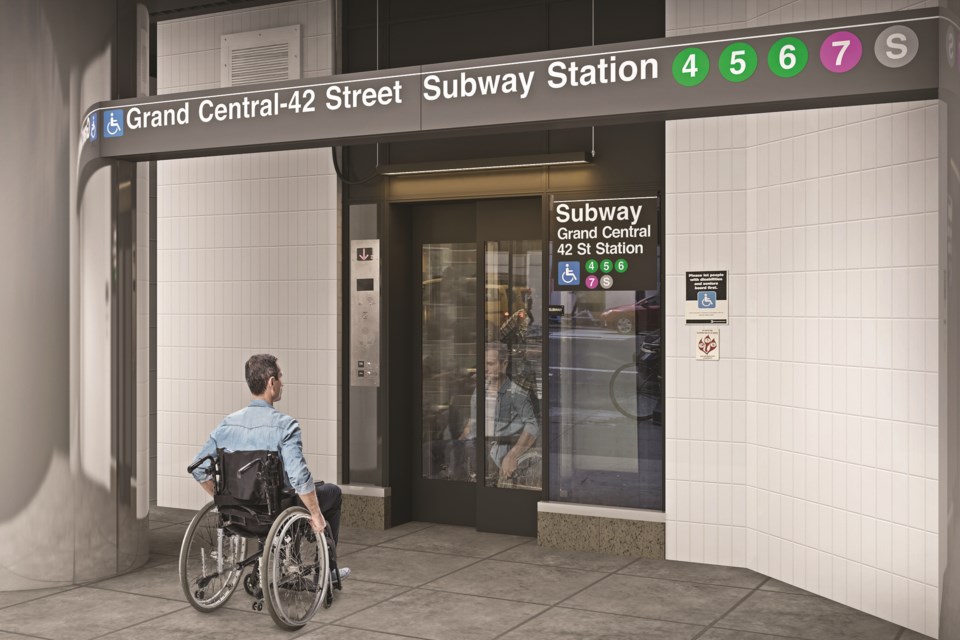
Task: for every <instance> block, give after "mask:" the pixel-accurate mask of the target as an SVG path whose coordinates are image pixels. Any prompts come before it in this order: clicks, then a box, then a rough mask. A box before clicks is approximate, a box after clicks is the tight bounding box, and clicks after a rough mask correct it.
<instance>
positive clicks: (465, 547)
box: [383, 525, 530, 558]
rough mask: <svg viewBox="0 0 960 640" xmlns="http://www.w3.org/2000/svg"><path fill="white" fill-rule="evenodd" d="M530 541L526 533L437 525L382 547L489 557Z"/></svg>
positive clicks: (386, 543) (391, 541) (389, 542)
mask: <svg viewBox="0 0 960 640" xmlns="http://www.w3.org/2000/svg"><path fill="white" fill-rule="evenodd" d="M525 542H530V538H527V537H525V536H509V535H504V534H502V533H484V532H482V531H476V530H474V529H470V528H467V527H453V526H447V525H436V526H434V527H430V528H429V529H424V530H422V531H417V532H416V533H411V534H410V535H408V536H403V537H402V538H397V539H395V540H390V541H388V542H384V543H383V546H384V547H392V548H394V549H410V550H412V551H431V552H433V553H449V554H451V555H455V556H471V557H474V558H489V557H490V556H492V555H495V554H497V553H500V552H502V551H506V550H507V549H509V548H511V547H516V546H517V545H521V544H524V543H525Z"/></svg>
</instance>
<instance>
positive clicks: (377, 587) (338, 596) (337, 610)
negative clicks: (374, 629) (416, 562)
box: [314, 577, 409, 623]
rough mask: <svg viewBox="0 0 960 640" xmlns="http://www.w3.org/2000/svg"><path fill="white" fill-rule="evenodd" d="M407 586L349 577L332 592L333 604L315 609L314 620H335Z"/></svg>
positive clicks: (371, 604) (379, 601)
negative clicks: (339, 587) (325, 607)
mask: <svg viewBox="0 0 960 640" xmlns="http://www.w3.org/2000/svg"><path fill="white" fill-rule="evenodd" d="M408 588H409V587H398V586H394V585H391V584H380V583H378V582H364V581H363V580H354V579H353V578H352V577H351V578H349V579H348V580H346V581H344V583H343V590H342V591H337V592H336V593H335V594H334V599H333V604H332V605H331V606H330V608H329V609H320V610H319V611H317V615H316V616H315V617H314V621H316V622H323V623H330V622H336V621H337V620H340V619H342V618H346V617H347V616H351V615H353V614H354V613H357V612H358V611H362V610H364V609H366V608H368V607H372V606H373V605H375V604H379V603H381V602H383V601H384V600H389V599H390V598H392V597H394V596H397V595H399V594H401V593H403V592H404V591H407V590H408Z"/></svg>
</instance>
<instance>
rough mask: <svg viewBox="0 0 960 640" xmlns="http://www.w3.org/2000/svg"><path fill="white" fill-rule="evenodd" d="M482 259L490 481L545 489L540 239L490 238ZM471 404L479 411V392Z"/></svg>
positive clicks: (503, 485)
mask: <svg viewBox="0 0 960 640" xmlns="http://www.w3.org/2000/svg"><path fill="white" fill-rule="evenodd" d="M485 265H486V267H485V273H484V287H485V309H484V313H485V323H484V324H485V327H486V328H485V331H484V345H485V348H484V372H483V373H484V394H483V397H484V407H483V422H484V440H485V443H486V456H485V464H486V474H485V476H486V485H487V486H491V487H501V488H517V489H533V490H540V489H541V487H542V479H541V469H542V450H541V441H542V439H541V437H540V398H541V397H542V395H543V392H542V386H541V380H540V371H541V363H542V357H543V356H542V352H543V348H542V345H543V324H542V322H541V321H540V319H539V318H538V317H537V315H539V314H538V313H535V311H536V312H538V311H539V309H540V308H541V303H542V293H541V289H542V286H541V282H542V281H541V278H542V276H543V272H542V268H543V261H542V252H541V244H540V242H539V241H537V240H523V241H500V242H487V243H486V250H485ZM470 411H471V413H470V415H471V417H473V418H475V417H476V416H477V406H476V396H474V399H473V401H472V403H471V410H470ZM470 428H472V423H469V424H468V429H470Z"/></svg>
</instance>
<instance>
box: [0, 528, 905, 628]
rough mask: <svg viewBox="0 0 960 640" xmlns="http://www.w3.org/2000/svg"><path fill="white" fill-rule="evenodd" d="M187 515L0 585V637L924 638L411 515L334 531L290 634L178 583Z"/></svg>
mask: <svg viewBox="0 0 960 640" xmlns="http://www.w3.org/2000/svg"><path fill="white" fill-rule="evenodd" d="M191 515H192V514H191V513H190V512H189V511H183V510H179V509H155V510H154V511H153V512H151V530H150V536H151V557H150V561H149V562H148V563H147V565H146V566H145V567H143V568H141V569H139V570H137V571H134V572H132V573H129V574H126V575H123V576H120V577H117V578H111V579H108V580H101V581H99V582H95V583H92V584H86V585H83V586H79V587H67V588H62V589H46V590H43V591H32V592H13V593H0V640H14V639H17V640H19V639H21V638H47V639H50V640H59V639H61V638H64V639H66V638H69V639H70V640H74V639H86V638H89V639H91V640H92V639H94V638H111V639H116V640H124V639H128V638H129V639H135V640H160V639H164V640H165V639H167V638H170V639H173V640H177V639H180V638H183V639H184V640H186V639H188V638H189V639H193V638H196V637H200V636H203V635H204V633H205V632H209V633H214V632H215V635H216V636H218V637H219V636H223V637H230V638H236V639H243V638H258V639H259V638H297V639H298V640H299V639H303V640H321V639H328V638H336V639H337V640H409V639H411V638H421V639H423V640H460V639H464V640H494V639H499V638H503V639H504V640H554V639H557V640H573V639H576V640H584V639H587V640H591V639H600V638H616V639H622V640H627V639H630V640H633V639H636V638H639V639H650V640H790V639H793V640H798V639H799V640H884V639H886V640H907V638H910V639H911V640H921V639H922V638H924V636H921V635H919V634H915V633H913V632H904V631H903V630H902V629H901V628H900V627H898V626H896V625H893V624H890V623H888V622H884V621H883V620H880V619H878V618H875V617H873V616H869V615H867V614H865V613H861V612H859V611H855V610H853V609H850V608H847V607H844V606H842V605H840V604H837V603H835V602H831V601H829V600H825V599H823V598H821V597H819V596H816V595H813V594H810V593H808V592H806V591H802V590H800V589H797V588H795V587H792V586H790V585H786V584H784V583H782V582H778V581H776V580H772V579H768V578H767V577H766V576H763V575H760V574H758V573H755V572H753V571H749V570H747V569H735V568H730V567H717V566H712V565H699V564H694V563H686V562H665V561H650V560H635V559H632V558H624V557H619V556H607V555H602V554H591V553H573V552H565V551H557V550H553V549H545V548H542V547H539V546H538V545H537V544H536V542H535V541H532V540H530V539H528V538H519V537H516V536H503V535H496V534H486V533H478V532H476V531H473V530H471V529H464V528H458V527H449V526H441V525H430V524H424V523H408V524H406V525H403V526H400V527H396V528H394V529H391V530H389V531H379V532H378V531H364V530H360V529H350V528H344V530H343V531H342V532H341V539H342V544H341V547H340V557H341V559H342V561H341V564H342V565H345V566H349V567H350V568H351V569H352V570H353V575H352V577H351V578H350V579H349V580H348V581H347V582H346V584H345V586H344V591H343V592H342V593H338V594H337V599H336V601H335V602H334V605H333V607H332V608H330V609H327V610H323V609H321V610H320V611H319V612H318V613H317V615H316V616H315V617H314V619H313V621H312V622H311V623H310V624H308V625H307V626H306V627H304V628H303V629H302V630H300V631H299V632H297V633H292V634H291V633H286V632H283V631H280V630H279V629H278V628H277V627H275V626H274V625H273V622H272V621H271V620H270V617H269V616H268V615H267V614H266V613H262V612H261V613H255V612H253V611H251V609H250V604H251V602H252V600H251V599H250V598H249V597H248V596H247V594H246V593H244V592H243V590H242V589H240V590H238V592H237V593H236V594H234V597H233V598H232V599H231V600H230V601H229V602H228V603H227V605H226V606H225V607H224V608H222V609H220V610H218V611H216V612H214V613H212V614H206V615H205V614H201V613H199V612H197V611H195V610H194V609H193V608H191V607H190V606H189V605H188V604H187V603H186V601H185V600H184V598H183V595H182V594H181V592H180V586H179V581H178V576H177V571H178V567H177V554H178V552H179V547H180V541H181V539H182V537H183V534H184V531H185V530H186V527H187V523H188V522H189V520H190V517H191Z"/></svg>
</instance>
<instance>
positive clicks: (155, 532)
mask: <svg viewBox="0 0 960 640" xmlns="http://www.w3.org/2000/svg"><path fill="white" fill-rule="evenodd" d="M186 532H187V530H186V528H181V527H163V528H162V529H151V530H150V553H151V554H157V555H164V556H179V555H180V545H181V544H183V536H184V534H186Z"/></svg>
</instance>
